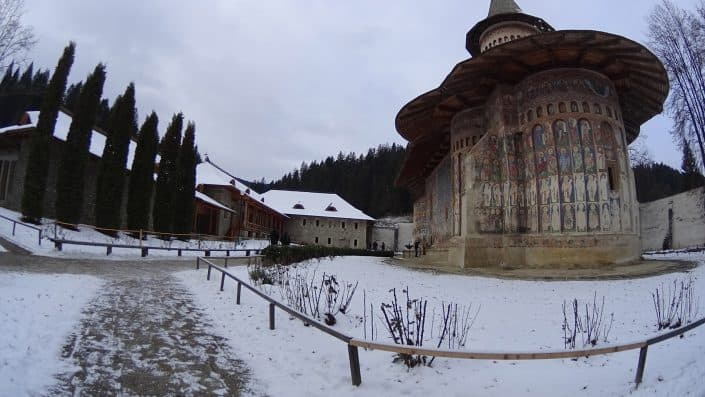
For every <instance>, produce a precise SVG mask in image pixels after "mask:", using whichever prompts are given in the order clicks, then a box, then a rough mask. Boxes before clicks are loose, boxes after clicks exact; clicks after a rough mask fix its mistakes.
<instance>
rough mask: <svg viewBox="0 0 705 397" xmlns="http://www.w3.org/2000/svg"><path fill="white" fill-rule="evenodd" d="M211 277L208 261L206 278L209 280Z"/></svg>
mask: <svg viewBox="0 0 705 397" xmlns="http://www.w3.org/2000/svg"><path fill="white" fill-rule="evenodd" d="M210 279H211V265H210V263H209V264H208V275H207V276H206V280H209V281H210Z"/></svg>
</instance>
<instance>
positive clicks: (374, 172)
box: [250, 143, 413, 218]
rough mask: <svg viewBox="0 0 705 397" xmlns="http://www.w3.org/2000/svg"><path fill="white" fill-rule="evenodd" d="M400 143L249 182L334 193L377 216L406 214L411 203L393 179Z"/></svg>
mask: <svg viewBox="0 0 705 397" xmlns="http://www.w3.org/2000/svg"><path fill="white" fill-rule="evenodd" d="M405 153H406V151H405V149H404V147H403V146H401V145H397V144H395V143H393V144H392V145H380V146H378V147H377V148H373V149H370V150H369V151H368V152H367V154H366V155H362V154H360V155H357V154H355V153H349V154H347V155H344V154H343V153H342V152H341V153H338V156H337V157H335V158H334V157H332V156H330V157H328V158H326V159H325V160H323V161H321V162H318V161H314V162H312V163H311V164H307V163H305V162H304V163H302V164H301V167H300V168H299V169H296V170H294V171H292V172H290V173H288V174H286V175H284V177H282V178H281V179H279V180H276V181H273V182H271V183H265V182H264V180H262V181H260V182H255V183H250V185H251V186H252V188H253V189H255V190H257V191H260V192H264V191H267V190H271V189H281V190H300V191H309V192H320V193H336V194H338V195H339V196H340V197H342V198H343V199H345V200H346V201H348V202H349V203H350V204H352V205H353V206H355V207H356V208H358V209H360V210H362V211H363V212H365V213H366V214H368V215H370V216H372V217H375V218H380V217H383V216H387V215H408V214H411V212H412V204H413V203H412V202H411V197H410V196H409V193H408V192H407V191H406V189H403V188H398V187H395V186H394V179H395V178H396V176H397V173H398V172H399V167H401V164H402V162H403V161H404V156H405Z"/></svg>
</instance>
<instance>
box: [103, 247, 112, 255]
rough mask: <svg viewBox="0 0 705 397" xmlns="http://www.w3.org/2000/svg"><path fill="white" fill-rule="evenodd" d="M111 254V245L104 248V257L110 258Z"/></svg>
mask: <svg viewBox="0 0 705 397" xmlns="http://www.w3.org/2000/svg"><path fill="white" fill-rule="evenodd" d="M112 253H113V246H112V245H106V246H105V256H110V254H112Z"/></svg>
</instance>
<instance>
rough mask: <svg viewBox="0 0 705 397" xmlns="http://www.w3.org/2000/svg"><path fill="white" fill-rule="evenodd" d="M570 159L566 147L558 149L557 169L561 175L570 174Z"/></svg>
mask: <svg viewBox="0 0 705 397" xmlns="http://www.w3.org/2000/svg"><path fill="white" fill-rule="evenodd" d="M571 163H572V159H571V155H570V153H569V152H568V148H567V147H562V148H560V149H558V169H559V170H560V171H561V173H566V172H571V171H572V170H571V165H572V164H571Z"/></svg>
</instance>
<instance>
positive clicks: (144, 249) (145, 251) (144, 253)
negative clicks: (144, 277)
mask: <svg viewBox="0 0 705 397" xmlns="http://www.w3.org/2000/svg"><path fill="white" fill-rule="evenodd" d="M147 255H149V248H147V247H142V257H143V258H144V257H145V256H147Z"/></svg>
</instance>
